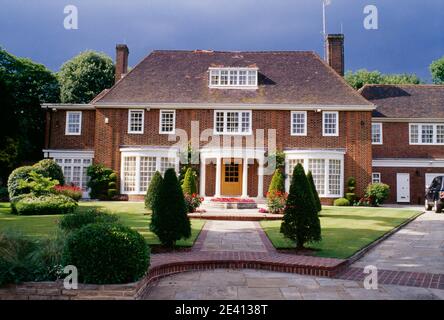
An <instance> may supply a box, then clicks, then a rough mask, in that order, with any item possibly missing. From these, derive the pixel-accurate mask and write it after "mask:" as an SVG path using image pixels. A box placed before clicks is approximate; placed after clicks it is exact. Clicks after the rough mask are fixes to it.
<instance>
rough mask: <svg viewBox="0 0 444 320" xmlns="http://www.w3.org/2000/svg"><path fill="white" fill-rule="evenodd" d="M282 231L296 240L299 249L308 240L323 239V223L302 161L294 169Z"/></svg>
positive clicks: (289, 237) (287, 236)
mask: <svg viewBox="0 0 444 320" xmlns="http://www.w3.org/2000/svg"><path fill="white" fill-rule="evenodd" d="M280 231H281V233H283V234H284V236H285V237H286V238H288V239H290V240H293V241H295V242H296V248H297V249H302V248H303V247H304V244H305V243H307V242H315V241H320V240H321V224H320V221H319V217H318V212H317V209H316V207H315V205H314V199H313V193H312V192H311V190H310V186H309V183H308V180H307V176H306V175H305V171H304V168H303V167H302V165H301V164H300V163H298V164H297V166H296V167H295V168H294V170H293V175H292V178H291V184H290V192H289V194H288V198H287V203H286V204H285V209H284V218H283V221H282V224H281V230H280Z"/></svg>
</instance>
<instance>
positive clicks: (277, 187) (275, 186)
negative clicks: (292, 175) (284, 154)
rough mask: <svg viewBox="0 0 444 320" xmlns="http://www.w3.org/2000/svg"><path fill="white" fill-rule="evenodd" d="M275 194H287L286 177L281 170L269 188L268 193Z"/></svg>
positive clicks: (274, 176) (274, 175) (277, 170)
mask: <svg viewBox="0 0 444 320" xmlns="http://www.w3.org/2000/svg"><path fill="white" fill-rule="evenodd" d="M273 192H285V182H284V175H283V174H282V172H281V170H279V169H276V170H275V171H274V174H273V178H271V182H270V186H269V187H268V193H273Z"/></svg>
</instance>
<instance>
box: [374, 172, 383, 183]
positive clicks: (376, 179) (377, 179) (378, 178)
mask: <svg viewBox="0 0 444 320" xmlns="http://www.w3.org/2000/svg"><path fill="white" fill-rule="evenodd" d="M380 182H381V174H380V173H377V172H374V173H372V183H380Z"/></svg>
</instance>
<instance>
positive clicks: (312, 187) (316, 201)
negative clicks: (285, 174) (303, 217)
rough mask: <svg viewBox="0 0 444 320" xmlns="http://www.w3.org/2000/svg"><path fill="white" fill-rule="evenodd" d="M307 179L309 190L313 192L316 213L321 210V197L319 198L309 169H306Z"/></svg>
mask: <svg viewBox="0 0 444 320" xmlns="http://www.w3.org/2000/svg"><path fill="white" fill-rule="evenodd" d="M307 180H308V184H309V186H310V189H311V192H312V193H313V199H314V201H315V207H316V210H318V213H319V212H321V211H322V204H321V199H319V193H318V190H316V185H315V183H314V180H313V175H312V173H311V171H308V174H307Z"/></svg>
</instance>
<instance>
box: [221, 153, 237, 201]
mask: <svg viewBox="0 0 444 320" xmlns="http://www.w3.org/2000/svg"><path fill="white" fill-rule="evenodd" d="M221 183H222V185H221V194H222V195H223V196H240V195H241V194H242V160H240V159H239V160H237V159H234V160H233V159H222V177H221Z"/></svg>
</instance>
